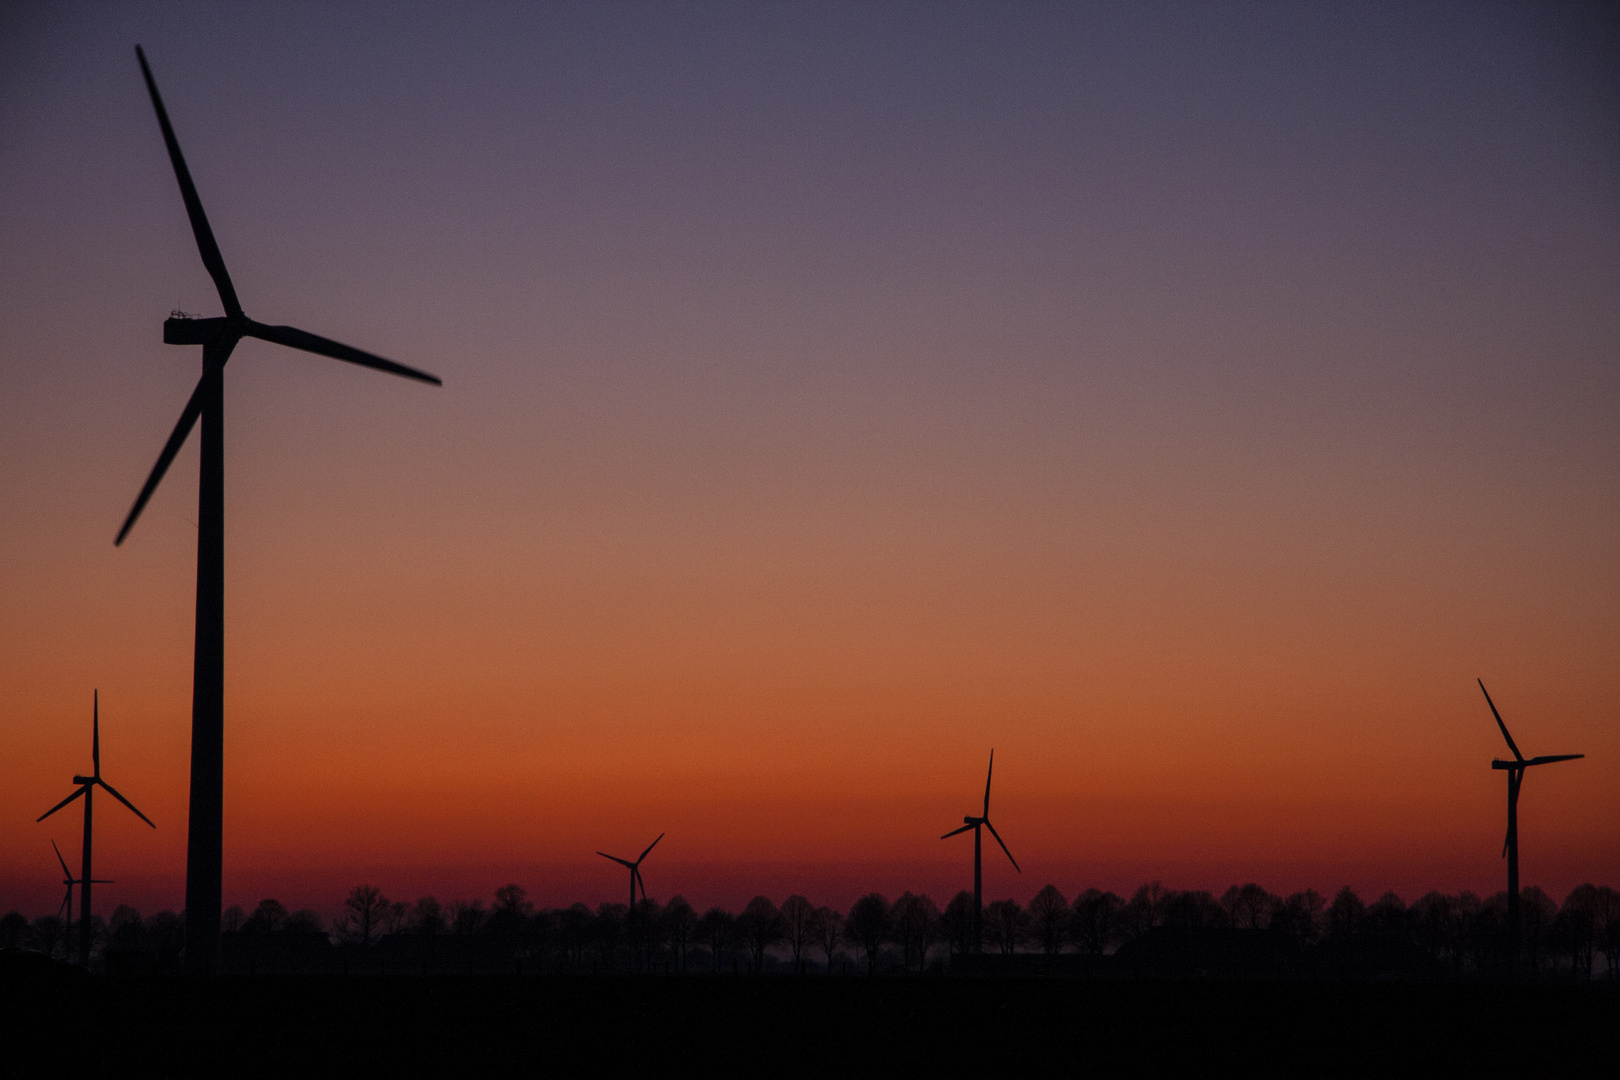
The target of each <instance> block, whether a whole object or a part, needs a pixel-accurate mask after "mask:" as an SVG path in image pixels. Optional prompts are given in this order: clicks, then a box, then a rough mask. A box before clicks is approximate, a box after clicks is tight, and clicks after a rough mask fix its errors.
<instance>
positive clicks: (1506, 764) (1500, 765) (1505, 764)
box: [1491, 758, 1524, 769]
mask: <svg viewBox="0 0 1620 1080" xmlns="http://www.w3.org/2000/svg"><path fill="white" fill-rule="evenodd" d="M1523 767H1524V762H1522V761H1503V760H1502V759H1501V758H1491V768H1493V769H1521V768H1523Z"/></svg>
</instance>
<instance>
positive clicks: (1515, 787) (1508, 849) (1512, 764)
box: [1475, 679, 1586, 960]
mask: <svg viewBox="0 0 1620 1080" xmlns="http://www.w3.org/2000/svg"><path fill="white" fill-rule="evenodd" d="M1475 681H1476V682H1478V683H1479V692H1480V693H1482V694H1484V695H1485V704H1487V705H1489V706H1490V707H1491V715H1492V716H1494V717H1496V726H1497V727H1499V728H1501V729H1502V738H1504V739H1506V740H1507V744H1508V749H1509V750H1511V751H1513V760H1512V761H1503V760H1501V759H1500V758H1492V759H1491V768H1493V769H1501V770H1503V771H1505V772H1506V773H1507V774H1508V823H1507V839H1506V840H1504V841H1503V842H1502V854H1503V855H1505V856H1507V864H1508V937H1509V939H1510V940H1511V947H1512V949H1513V953H1514V959H1515V960H1517V958H1518V950H1519V788H1520V787H1522V786H1523V784H1524V770H1526V769H1528V768H1530V766H1532V765H1551V764H1552V763H1553V762H1555V761H1573V760H1575V759H1576V758H1583V757H1585V756H1586V755H1585V754H1543V755H1542V756H1541V757H1533V758H1530V759H1529V760H1528V761H1527V760H1525V756H1524V755H1523V754H1521V753H1519V748H1518V746H1517V745H1516V744H1515V743H1514V742H1513V736H1512V735H1509V734H1508V729H1507V725H1506V724H1504V723H1503V722H1502V714H1501V713H1499V712H1497V711H1496V702H1494V701H1492V700H1491V692H1490V691H1489V690H1487V689H1485V680H1484V679H1477V680H1475Z"/></svg>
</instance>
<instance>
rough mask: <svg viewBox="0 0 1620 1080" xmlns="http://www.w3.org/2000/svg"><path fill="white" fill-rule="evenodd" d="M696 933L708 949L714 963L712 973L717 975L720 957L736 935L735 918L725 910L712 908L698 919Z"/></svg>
mask: <svg viewBox="0 0 1620 1080" xmlns="http://www.w3.org/2000/svg"><path fill="white" fill-rule="evenodd" d="M697 932H698V934H699V935H700V936H701V937H702V938H703V942H704V944H706V945H708V947H709V957H710V959H711V960H712V961H713V963H714V972H715V974H716V975H718V974H719V973H720V960H721V956H722V954H723V953H724V952H725V949H726V946H728V945H730V944H731V940H732V938H733V937H734V936H735V935H736V932H737V918H736V916H734V915H733V914H732V913H731V912H729V911H727V910H726V909H725V908H719V907H712V908H710V909H709V910H708V911H705V912H704V913H703V916H702V918H700V919H698V924H697Z"/></svg>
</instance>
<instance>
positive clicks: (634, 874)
mask: <svg viewBox="0 0 1620 1080" xmlns="http://www.w3.org/2000/svg"><path fill="white" fill-rule="evenodd" d="M663 838H664V834H663V833H659V834H658V840H662V839H663ZM658 840H654V841H653V842H652V843H650V844H648V845H647V851H643V852H642V853H641V855H640V856H638V857H637V859H636V861H635V862H631V861H630V860H629V859H621V858H619V857H618V856H617V855H609V854H608V853H607V852H605V851H598V852H597V854H598V855H600V856H602V858H604V859H612V860H613V861H614V862H616V863H618V864H619V865H620V866H628V867H629V868H630V910H631V912H634V911H635V910H636V883H637V882H640V883H641V898H642V899H643V900H645V899H647V882H646V881H645V880H644V879H643V878H642V876H641V860H642V859H645V858H646V857H647V852H650V851H651V850H652V849H653V848H655V847H657V846H658Z"/></svg>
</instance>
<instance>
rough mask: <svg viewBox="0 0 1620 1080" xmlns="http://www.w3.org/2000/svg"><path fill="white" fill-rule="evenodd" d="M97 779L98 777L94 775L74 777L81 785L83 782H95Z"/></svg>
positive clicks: (76, 782)
mask: <svg viewBox="0 0 1620 1080" xmlns="http://www.w3.org/2000/svg"><path fill="white" fill-rule="evenodd" d="M95 781H96V778H95V777H93V776H75V777H74V778H73V782H74V783H75V784H81V785H82V784H93V783H95Z"/></svg>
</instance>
